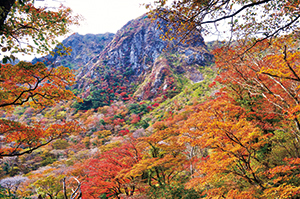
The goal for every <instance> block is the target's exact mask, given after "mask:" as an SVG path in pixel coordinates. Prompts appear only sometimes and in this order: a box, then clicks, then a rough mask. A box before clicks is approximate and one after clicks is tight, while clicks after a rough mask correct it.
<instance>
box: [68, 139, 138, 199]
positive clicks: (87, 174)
mask: <svg viewBox="0 0 300 199" xmlns="http://www.w3.org/2000/svg"><path fill="white" fill-rule="evenodd" d="M139 160H140V154H139V151H138V150H137V148H136V146H135V143H134V140H133V141H127V142H125V143H121V144H119V145H116V146H115V147H113V148H111V149H108V150H107V151H104V152H102V153H101V154H99V155H97V156H96V157H94V158H91V159H88V160H85V161H84V162H83V163H81V164H75V165H74V173H76V174H80V176H81V178H79V179H80V180H81V181H85V183H83V184H82V192H84V196H85V197H86V198H99V197H102V196H103V195H105V196H107V197H113V198H120V197H121V195H126V196H132V195H133V194H134V193H135V192H138V190H139V187H138V185H137V182H138V180H137V179H136V178H135V177H133V176H127V175H126V174H127V173H128V171H129V170H130V168H131V167H132V166H133V165H134V164H136V163H137V162H138V161H139ZM78 168H80V169H79V170H78Z"/></svg>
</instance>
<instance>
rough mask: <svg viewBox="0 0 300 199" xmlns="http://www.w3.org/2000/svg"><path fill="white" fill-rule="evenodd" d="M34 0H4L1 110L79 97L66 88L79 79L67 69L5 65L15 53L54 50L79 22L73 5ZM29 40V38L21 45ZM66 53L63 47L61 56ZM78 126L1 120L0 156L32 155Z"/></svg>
mask: <svg viewBox="0 0 300 199" xmlns="http://www.w3.org/2000/svg"><path fill="white" fill-rule="evenodd" d="M33 2H34V1H31V0H19V1H12V0H8V1H1V3H0V15H1V18H0V37H1V44H0V46H1V50H2V52H5V53H6V54H4V58H3V60H2V63H1V64H0V88H1V91H0V107H1V108H2V109H3V110H7V111H12V110H13V109H14V108H15V107H16V106H18V105H27V106H30V107H33V108H35V109H42V108H44V107H46V106H52V105H55V104H56V103H57V102H59V101H62V100H71V99H75V96H74V94H73V93H72V92H71V91H70V90H68V89H67V88H68V87H70V86H72V85H73V83H74V81H75V79H74V75H73V74H72V71H70V70H69V69H68V68H65V67H62V66H61V67H57V68H53V67H47V66H46V65H45V64H43V63H40V62H38V63H36V64H31V63H30V62H24V61H20V62H19V63H17V64H15V65H13V64H6V62H7V61H11V62H12V61H14V59H15V56H14V54H16V53H24V54H30V53H32V52H36V53H47V52H50V51H51V48H52V46H53V45H55V44H58V41H57V40H56V37H57V36H61V35H64V34H66V33H67V32H68V26H69V25H71V24H77V23H78V17H77V16H75V17H72V15H71V10H70V9H69V8H63V7H61V8H59V9H58V10H56V11H50V10H47V9H46V8H36V7H34V4H33ZM26 40H28V42H27V43H26V45H23V44H22V43H23V42H26ZM30 42H33V43H34V44H31V43H30ZM21 44H22V45H21ZM68 52H69V50H68V49H66V48H64V47H62V48H61V51H60V54H65V53H68ZM7 54H10V55H7ZM78 130H79V128H78V127H77V124H76V122H61V123H59V122H58V121H57V122H55V123H54V124H51V125H49V124H48V125H45V124H42V123H38V122H37V123H34V122H31V124H29V125H26V124H23V123H20V122H17V121H12V120H9V119H1V121H0V131H1V132H0V134H1V136H3V138H2V139H1V152H0V157H4V156H20V155H23V154H25V153H31V152H32V151H33V150H36V149H38V148H40V147H41V146H44V145H46V144H48V143H50V142H51V141H52V140H54V139H57V138H60V137H62V136H63V135H65V134H68V133H72V132H75V131H78Z"/></svg>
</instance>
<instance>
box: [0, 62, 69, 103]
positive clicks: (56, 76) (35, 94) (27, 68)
mask: <svg viewBox="0 0 300 199" xmlns="http://www.w3.org/2000/svg"><path fill="white" fill-rule="evenodd" d="M0 74H1V76H0V87H1V88H2V89H1V91H0V93H1V95H0V107H8V106H12V105H22V104H24V103H26V102H29V104H30V105H32V106H35V107H43V106H49V105H54V104H55V103H56V102H58V101H60V100H69V99H73V98H75V96H74V95H73V93H72V92H71V91H69V90H67V89H66V87H67V86H71V85H72V84H73V83H74V81H75V79H74V75H73V74H72V73H71V71H70V70H69V69H68V68H65V67H58V68H52V69H48V68H47V67H46V66H45V65H44V64H43V63H40V62H39V63H36V64H34V65H32V64H31V63H28V62H23V61H21V62H19V63H18V64H16V65H14V66H13V65H10V64H6V65H1V68H0Z"/></svg>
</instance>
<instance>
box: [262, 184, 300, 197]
mask: <svg viewBox="0 0 300 199" xmlns="http://www.w3.org/2000/svg"><path fill="white" fill-rule="evenodd" d="M299 194H300V187H298V186H294V185H290V184H287V183H283V184H281V185H279V186H278V187H273V188H269V189H266V190H265V191H264V194H263V197H264V198H268V199H272V198H279V199H285V198H291V197H293V196H299Z"/></svg>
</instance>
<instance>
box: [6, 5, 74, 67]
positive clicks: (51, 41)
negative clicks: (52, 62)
mask: <svg viewBox="0 0 300 199" xmlns="http://www.w3.org/2000/svg"><path fill="white" fill-rule="evenodd" d="M0 8H1V9H0V15H1V18H0V38H1V46H0V47H1V50H2V52H5V54H4V58H3V62H4V63H6V62H7V61H8V60H14V59H15V58H16V57H15V55H14V54H17V53H23V54H31V53H38V54H40V53H48V52H50V51H51V49H52V48H53V46H55V45H56V44H59V41H58V40H57V39H56V38H57V37H58V36H63V35H65V34H67V33H68V32H69V29H68V26H69V25H72V24H78V20H79V16H72V15H71V10H70V8H65V7H60V8H58V9H57V10H56V11H50V10H48V9H47V8H37V7H35V6H34V1H33V0H17V1H15V0H7V1H1V3H0ZM62 50H66V48H63V49H62ZM67 52H68V50H66V51H65V52H63V51H60V53H67Z"/></svg>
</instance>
